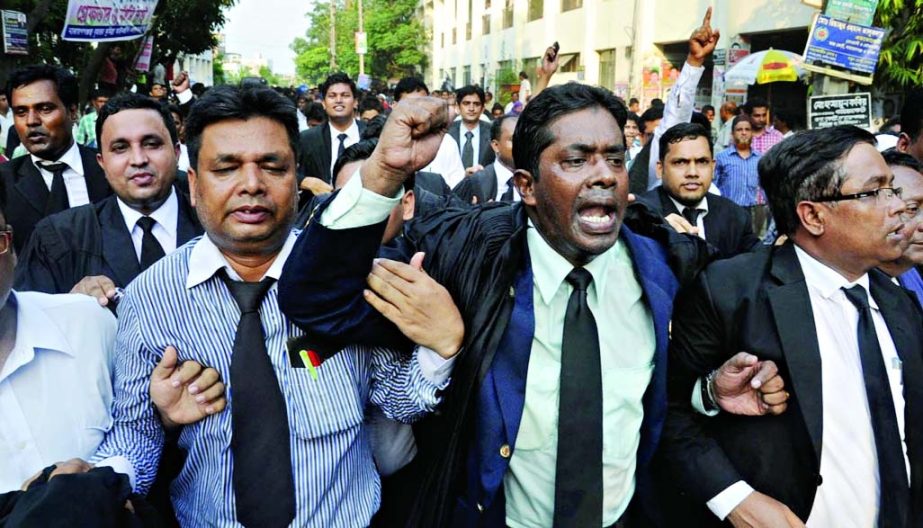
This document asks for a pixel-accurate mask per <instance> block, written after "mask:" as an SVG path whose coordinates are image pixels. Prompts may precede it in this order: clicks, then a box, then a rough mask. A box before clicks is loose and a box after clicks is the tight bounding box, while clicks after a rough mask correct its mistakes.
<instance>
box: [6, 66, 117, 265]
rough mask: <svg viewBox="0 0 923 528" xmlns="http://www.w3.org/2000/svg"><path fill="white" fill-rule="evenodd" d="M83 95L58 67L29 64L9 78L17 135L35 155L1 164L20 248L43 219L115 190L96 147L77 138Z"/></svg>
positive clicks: (68, 74)
mask: <svg viewBox="0 0 923 528" xmlns="http://www.w3.org/2000/svg"><path fill="white" fill-rule="evenodd" d="M77 94H78V86H77V78H76V77H74V75H73V74H72V73H71V72H69V71H67V70H65V69H64V68H60V67H57V66H50V65H35V66H26V67H24V68H22V69H19V70H16V71H14V72H13V73H12V74H11V75H10V78H9V80H8V81H7V85H6V96H7V98H8V99H9V102H10V106H11V107H12V109H13V121H14V122H15V125H16V133H17V134H18V136H19V139H20V140H21V141H22V144H23V146H25V147H26V149H27V150H28V151H29V154H30V155H29V156H21V157H19V158H17V159H14V160H12V161H10V162H9V163H4V164H2V165H0V179H3V182H4V184H5V187H6V190H5V192H6V203H7V204H8V206H7V209H8V210H7V211H6V213H7V222H9V224H10V225H11V226H12V227H13V229H15V230H16V237H15V238H14V239H13V244H14V249H15V250H16V251H17V252H19V251H22V248H23V247H24V246H25V243H26V242H28V240H29V237H30V236H31V235H32V230H33V229H34V228H35V224H36V223H38V221H39V220H41V219H42V218H45V217H46V216H49V215H52V214H54V213H57V212H60V211H63V210H65V209H68V208H70V207H77V206H78V205H84V204H88V203H96V202H98V201H100V200H102V199H103V198H105V197H107V196H109V195H110V194H112V189H111V188H110V187H109V184H108V183H107V181H106V176H105V174H104V173H103V170H102V169H101V168H100V167H99V164H98V163H97V162H96V151H95V150H93V149H89V148H87V147H84V146H82V145H79V144H77V142H76V141H74V137H73V131H72V129H73V125H74V121H75V120H76V119H77V98H78V95H77Z"/></svg>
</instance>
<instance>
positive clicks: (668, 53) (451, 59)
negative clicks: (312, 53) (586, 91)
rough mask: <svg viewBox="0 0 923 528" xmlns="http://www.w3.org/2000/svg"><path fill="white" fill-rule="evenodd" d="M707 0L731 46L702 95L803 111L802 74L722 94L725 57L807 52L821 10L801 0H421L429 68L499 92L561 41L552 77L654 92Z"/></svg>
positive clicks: (680, 54) (669, 76) (659, 91)
mask: <svg viewBox="0 0 923 528" xmlns="http://www.w3.org/2000/svg"><path fill="white" fill-rule="evenodd" d="M709 6H711V7H713V8H714V16H713V18H712V26H713V27H714V28H716V29H719V30H720V31H721V41H720V42H719V45H718V47H719V49H721V50H728V49H729V48H733V49H734V51H732V52H731V53H730V54H728V53H727V52H722V53H721V54H720V58H718V60H717V67H716V66H715V61H709V63H708V64H707V65H706V68H707V71H706V73H705V75H704V76H703V79H702V83H700V86H699V93H698V94H697V104H698V105H703V104H710V103H714V102H720V101H721V100H723V99H725V98H728V97H729V98H732V99H735V98H736V99H737V100H740V101H742V100H744V99H745V98H746V96H747V94H748V93H749V95H751V96H752V95H762V96H767V95H768V96H770V97H771V98H772V99H773V100H774V101H776V102H778V103H779V104H781V105H782V106H792V110H793V111H795V112H796V113H797V112H801V113H803V112H804V108H803V106H804V104H803V101H804V94H805V93H806V86H805V85H804V84H802V83H776V85H775V86H773V87H772V92H771V93H769V92H768V88H767V87H764V86H759V87H752V88H750V87H746V86H731V87H727V88H729V89H730V92H729V94H725V93H724V88H725V87H724V86H723V82H722V78H721V72H722V71H723V70H724V69H725V68H726V67H727V61H728V60H730V61H731V62H732V63H733V62H734V61H735V60H739V58H742V57H743V55H744V54H745V53H746V52H747V51H748V50H752V51H761V50H764V49H769V48H770V47H772V48H776V49H785V50H788V51H793V52H796V53H798V54H800V53H801V52H802V51H803V50H804V46H805V42H806V40H807V37H808V28H809V26H810V25H811V22H812V19H813V16H814V14H815V13H816V12H817V9H816V8H813V7H809V6H808V5H805V4H804V3H803V2H802V1H801V0H711V1H708V0H423V4H422V6H421V7H422V15H423V16H424V18H425V24H426V27H427V29H428V30H429V31H431V32H432V40H431V42H432V44H431V49H430V50H429V51H430V61H429V67H428V68H427V70H426V71H425V72H424V76H425V79H426V81H427V82H428V83H429V84H430V86H431V87H432V88H435V89H438V88H440V87H442V86H443V85H446V86H448V85H451V86H454V87H459V86H463V85H465V84H469V83H473V82H476V83H479V84H481V85H482V86H485V87H486V88H487V89H489V90H491V91H494V92H495V95H496V94H497V93H502V92H504V91H507V90H509V89H511V86H510V81H511V80H512V79H511V77H510V75H511V74H512V75H515V73H518V72H519V71H520V70H525V71H526V72H527V73H528V74H529V75H530V77H531V78H532V79H533V82H534V76H535V67H536V65H537V62H538V58H539V57H540V56H541V55H542V53H543V52H544V50H545V49H546V48H547V47H548V46H549V45H551V44H552V43H553V42H555V41H557V42H558V43H559V44H560V55H561V61H560V62H561V65H560V69H559V73H558V74H557V75H556V76H555V78H554V82H555V83H562V82H567V81H571V80H576V81H579V82H585V83H589V84H596V85H601V86H605V87H606V88H609V89H610V90H612V91H613V92H615V93H616V94H617V95H619V96H621V97H623V98H625V99H627V98H628V97H638V98H639V99H642V101H643V102H648V101H650V100H651V99H652V98H654V97H664V96H665V95H666V94H667V93H668V92H669V88H670V86H671V84H672V82H673V81H674V80H675V77H676V76H677V75H678V73H679V71H678V70H679V68H682V64H683V61H684V59H685V55H686V41H687V39H688V38H689V35H690V33H691V32H692V31H693V29H695V28H696V27H697V26H698V25H700V24H701V21H702V17H703V15H704V14H705V12H706V10H707V8H708V7H709ZM716 55H717V54H716ZM722 62H724V63H725V64H722ZM716 70H717V74H716ZM513 82H515V81H513ZM783 85H786V86H783ZM713 99H714V100H713ZM795 101H799V102H798V103H797V105H796V104H795Z"/></svg>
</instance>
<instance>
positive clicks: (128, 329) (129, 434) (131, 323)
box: [90, 293, 164, 494]
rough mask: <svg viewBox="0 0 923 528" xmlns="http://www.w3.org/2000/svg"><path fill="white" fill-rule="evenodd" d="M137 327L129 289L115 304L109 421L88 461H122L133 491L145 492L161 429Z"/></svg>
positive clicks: (150, 360) (147, 355)
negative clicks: (129, 472)
mask: <svg viewBox="0 0 923 528" xmlns="http://www.w3.org/2000/svg"><path fill="white" fill-rule="evenodd" d="M141 325H142V321H141V320H140V317H139V309H138V307H136V306H135V303H134V299H133V296H132V295H131V294H130V293H129V294H128V295H126V296H125V298H123V299H122V302H121V303H120V306H119V327H118V333H117V335H116V342H115V375H114V384H115V387H114V389H115V390H114V392H115V394H114V399H113V402H112V420H113V424H112V428H111V429H110V430H109V431H108V432H107V433H106V436H105V438H104V439H103V442H102V444H100V446H99V448H98V449H97V451H96V454H95V455H93V457H92V458H91V459H90V462H91V463H96V462H101V461H104V460H106V461H107V462H109V463H111V462H112V461H113V460H118V459H119V458H123V459H125V460H127V461H128V463H129V464H130V466H131V469H132V470H133V472H134V482H133V483H132V486H133V488H134V490H135V492H137V493H141V494H145V493H147V491H148V489H150V487H151V484H153V482H154V478H155V477H156V476H157V465H158V464H159V462H160V454H161V450H162V449H163V442H164V432H163V427H162V426H161V424H160V420H158V419H157V415H156V414H155V412H154V405H153V404H152V403H151V399H150V396H149V394H150V393H149V387H150V377H151V372H153V370H154V367H155V366H156V363H157V361H156V358H155V356H154V354H153V353H152V352H151V351H150V350H148V349H147V348H146V347H145V346H144V344H143V343H142V342H141V332H140V328H141ZM107 459H108V460H107ZM120 471H121V472H127V470H124V469H123V470H120ZM130 476H131V475H130Z"/></svg>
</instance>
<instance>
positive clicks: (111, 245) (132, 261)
mask: <svg viewBox="0 0 923 528" xmlns="http://www.w3.org/2000/svg"><path fill="white" fill-rule="evenodd" d="M98 214H99V225H100V232H101V233H102V253H103V260H104V261H106V264H108V265H109V267H110V268H111V269H112V271H113V272H114V273H115V275H116V276H115V277H112V279H113V280H114V281H115V282H116V283H117V284H120V285H122V286H125V285H127V284H128V283H129V282H131V281H132V280H134V278H135V277H137V276H138V274H139V273H141V266H140V265H139V264H138V256H137V255H136V254H135V244H134V242H132V240H131V233H130V232H129V231H128V227H127V226H126V225H125V217H123V216H122V212H121V211H120V210H119V205H118V203H116V197H115V196H112V197H111V198H108V199H106V200H105V201H104V202H102V203H101V204H100V207H99V213H98Z"/></svg>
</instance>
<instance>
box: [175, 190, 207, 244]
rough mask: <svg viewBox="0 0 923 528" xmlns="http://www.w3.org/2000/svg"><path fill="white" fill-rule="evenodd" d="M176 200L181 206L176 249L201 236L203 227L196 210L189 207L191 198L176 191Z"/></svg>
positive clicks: (177, 223)
mask: <svg viewBox="0 0 923 528" xmlns="http://www.w3.org/2000/svg"><path fill="white" fill-rule="evenodd" d="M176 200H177V202H178V204H179V207H178V208H177V209H178V213H177V220H176V247H180V246H182V245H183V244H185V243H186V242H189V241H190V240H192V239H193V238H195V237H197V236H199V235H201V234H202V225H201V224H200V223H199V217H198V216H196V212H195V209H193V208H192V206H191V205H189V197H188V195H186V193H183V192H182V191H180V190H179V189H176Z"/></svg>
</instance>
